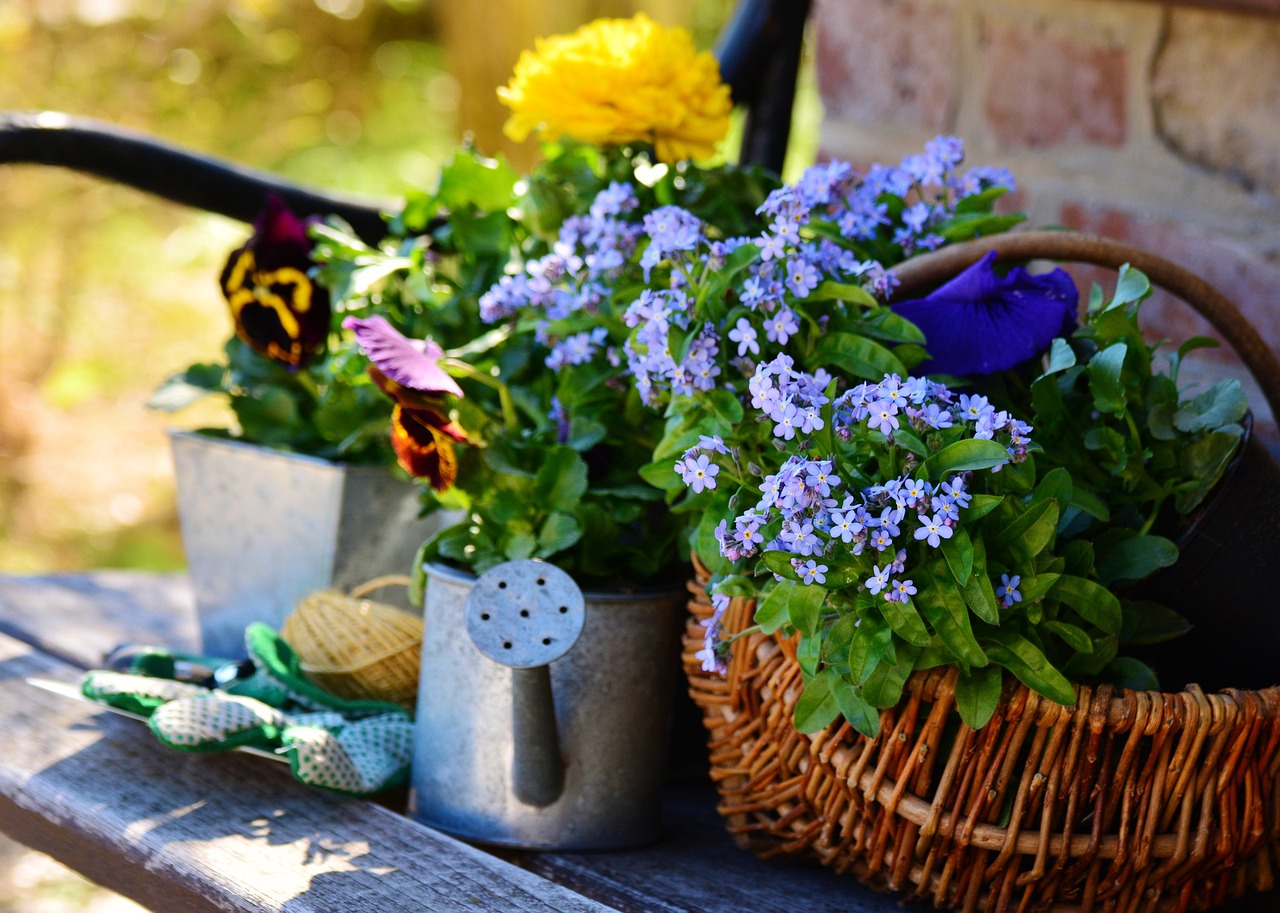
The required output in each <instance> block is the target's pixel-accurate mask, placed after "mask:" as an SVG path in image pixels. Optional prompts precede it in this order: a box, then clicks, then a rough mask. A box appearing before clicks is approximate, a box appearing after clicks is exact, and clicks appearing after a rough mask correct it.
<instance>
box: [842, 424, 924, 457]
mask: <svg viewBox="0 0 1280 913" xmlns="http://www.w3.org/2000/svg"><path fill="white" fill-rule="evenodd" d="M824 430H825V429H824ZM893 442H894V443H895V444H897V445H898V446H899V447H901V448H902V449H903V450H907V451H910V452H911V453H914V454H915V455H916V456H921V457H927V456H928V455H929V448H928V447H927V446H926V445H925V442H924V441H922V440H920V438H919V436H918V435H917V434H916V433H915V432H914V431H912V430H911V429H910V428H907V427H906V426H905V425H904V426H903V427H901V428H897V429H895V430H894V432H893Z"/></svg>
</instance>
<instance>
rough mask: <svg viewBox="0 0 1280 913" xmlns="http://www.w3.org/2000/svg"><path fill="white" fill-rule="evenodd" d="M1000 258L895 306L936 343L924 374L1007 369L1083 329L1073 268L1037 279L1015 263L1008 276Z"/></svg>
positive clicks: (983, 261)
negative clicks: (1000, 271)
mask: <svg viewBox="0 0 1280 913" xmlns="http://www.w3.org/2000/svg"><path fill="white" fill-rule="evenodd" d="M995 259H996V253H995V251H992V252H991V253H989V254H987V255H986V256H984V257H983V258H982V259H981V260H979V261H978V262H977V263H974V264H973V265H972V266H970V267H969V268H967V269H966V270H964V272H962V273H960V275H958V276H956V277H955V278H954V279H952V280H951V281H950V282H947V283H946V284H944V285H942V286H940V287H939V288H937V289H936V290H935V291H933V292H930V293H929V294H928V295H926V296H925V297H924V298H916V299H914V300H911V301H899V302H895V303H894V304H893V305H892V307H893V310H894V311H896V312H897V313H898V314H900V315H902V316H903V317H905V318H907V319H908V320H910V321H911V322H912V323H914V324H915V325H916V326H918V327H919V328H920V329H921V330H922V331H923V332H924V335H925V338H926V339H927V340H928V349H929V354H930V356H931V358H930V360H928V361H926V362H924V363H923V365H922V366H921V367H922V370H924V371H927V372H928V373H930V374H956V375H959V376H962V377H966V376H972V375H977V374H991V373H993V372H996V371H1003V370H1005V369H1006V368H1012V367H1013V366H1014V365H1016V364H1020V363H1021V362H1023V361H1026V360H1027V359H1028V358H1032V357H1033V356H1035V355H1038V354H1039V353H1040V352H1042V351H1044V350H1045V348H1047V347H1048V345H1049V343H1050V342H1052V341H1053V339H1054V337H1055V336H1064V335H1067V334H1068V333H1070V332H1071V330H1072V329H1073V328H1074V327H1075V325H1076V305H1077V303H1078V301H1079V295H1078V294H1077V292H1076V287H1075V284H1074V283H1073V282H1072V281H1071V277H1070V276H1068V275H1067V274H1066V272H1065V271H1063V270H1061V269H1055V270H1053V271H1052V272H1049V273H1044V274H1041V275H1035V276H1033V275H1031V274H1030V273H1028V272H1027V271H1026V270H1025V269H1023V268H1022V267H1020V266H1015V267H1014V268H1013V269H1011V270H1009V273H1008V274H1007V275H1005V276H1000V275H998V274H997V273H996V272H995V270H994V269H992V264H993V263H994V262H995Z"/></svg>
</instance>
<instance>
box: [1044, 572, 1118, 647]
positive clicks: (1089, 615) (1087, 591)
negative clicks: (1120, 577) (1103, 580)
mask: <svg viewBox="0 0 1280 913" xmlns="http://www.w3.org/2000/svg"><path fill="white" fill-rule="evenodd" d="M1050 593H1051V594H1052V595H1053V596H1055V597H1056V598H1057V599H1058V600H1060V601H1061V602H1064V603H1066V604H1067V605H1069V606H1071V608H1073V609H1075V611H1076V614H1077V615H1079V616H1080V617H1081V618H1083V619H1084V620H1085V621H1089V622H1092V623H1093V624H1095V625H1097V626H1098V627H1099V628H1101V629H1102V630H1103V631H1105V632H1107V633H1108V634H1115V633H1117V632H1118V631H1119V630H1120V623H1121V620H1122V617H1121V612H1120V600H1119V599H1117V598H1116V597H1115V595H1114V594H1113V593H1112V592H1111V591H1110V590H1108V589H1107V588H1106V587H1104V586H1101V585H1100V584H1097V583H1094V582H1093V581H1092V580H1086V579H1085V578H1083V577H1073V576H1071V575H1070V574H1063V575H1062V576H1061V577H1059V578H1058V582H1057V583H1056V584H1055V585H1054V587H1053V589H1052V590H1051V591H1050Z"/></svg>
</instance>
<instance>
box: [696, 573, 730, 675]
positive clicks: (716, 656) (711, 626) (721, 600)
mask: <svg viewBox="0 0 1280 913" xmlns="http://www.w3.org/2000/svg"><path fill="white" fill-rule="evenodd" d="M729 602H730V599H729V597H728V596H726V595H724V594H723V593H712V594H711V608H712V612H711V617H710V618H707V619H704V620H703V621H702V627H703V628H705V629H706V630H704V631H703V633H702V649H701V650H699V651H698V652H697V653H696V654H694V655H695V657H696V658H697V659H699V660H701V661H702V671H704V672H715V673H716V674H718V675H724V674H725V673H726V672H727V671H728V669H727V668H726V666H725V662H724V654H725V651H726V650H727V648H728V644H727V643H726V642H725V640H724V613H725V610H727V609H728V608H729Z"/></svg>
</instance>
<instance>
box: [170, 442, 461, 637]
mask: <svg viewBox="0 0 1280 913" xmlns="http://www.w3.org/2000/svg"><path fill="white" fill-rule="evenodd" d="M170 440H171V443H172V445H173V462H174V472H175V476H176V478H177V487H178V516H179V520H180V523H181V526H182V542H183V549H184V551H185V552H186V556H187V566H188V569H189V572H190V575H191V582H192V585H193V587H194V590H195V597H196V607H197V611H198V614H199V620H200V635H201V639H202V647H201V649H202V650H203V652H204V653H206V654H209V655H211V656H227V657H239V656H243V655H244V629H245V626H246V625H247V624H249V622H251V621H262V622H266V623H267V624H270V625H273V626H275V627H279V625H280V623H281V622H283V621H284V618H285V616H286V615H288V614H289V612H290V611H292V609H293V607H294V606H295V605H296V604H297V602H298V600H300V599H301V598H303V597H304V596H306V595H307V594H308V593H310V592H312V591H313V590H317V589H321V588H324V587H336V588H338V589H342V590H347V589H350V588H351V587H353V586H356V585H357V584H360V583H364V582H365V581H368V580H371V579H373V578H374V577H379V576H383V575H386V574H406V573H408V572H409V571H410V570H411V569H412V567H413V559H414V555H415V554H416V553H417V550H418V548H419V546H421V545H422V542H423V540H424V539H426V538H427V537H428V536H429V535H431V533H432V532H434V530H435V529H436V527H437V525H438V523H437V521H436V520H435V519H434V518H427V519H423V518H420V517H419V516H418V512H419V503H418V495H417V490H416V489H415V487H414V486H413V484H412V483H410V482H407V481H403V480H400V479H396V478H395V477H394V476H392V475H391V473H390V472H389V471H388V470H387V469H386V468H385V467H378V466H345V465H342V464H340V463H331V462H329V461H327V460H321V459H317V458H315V457H308V456H300V455H298V454H292V453H284V452H281V451H278V450H271V449H269V448H265V447H258V446H255V445H252V444H243V443H240V442H237V441H228V440H225V439H220V438H215V437H209V436H206V435H201V434H195V433H191V432H183V431H175V432H171V433H170ZM378 599H379V600H380V601H387V602H390V603H392V604H397V602H398V603H399V604H400V605H401V607H403V608H410V606H409V603H408V600H407V599H406V598H404V593H403V592H402V591H401V592H395V591H393V590H387V591H386V592H385V594H383V593H380V594H379V595H378Z"/></svg>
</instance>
